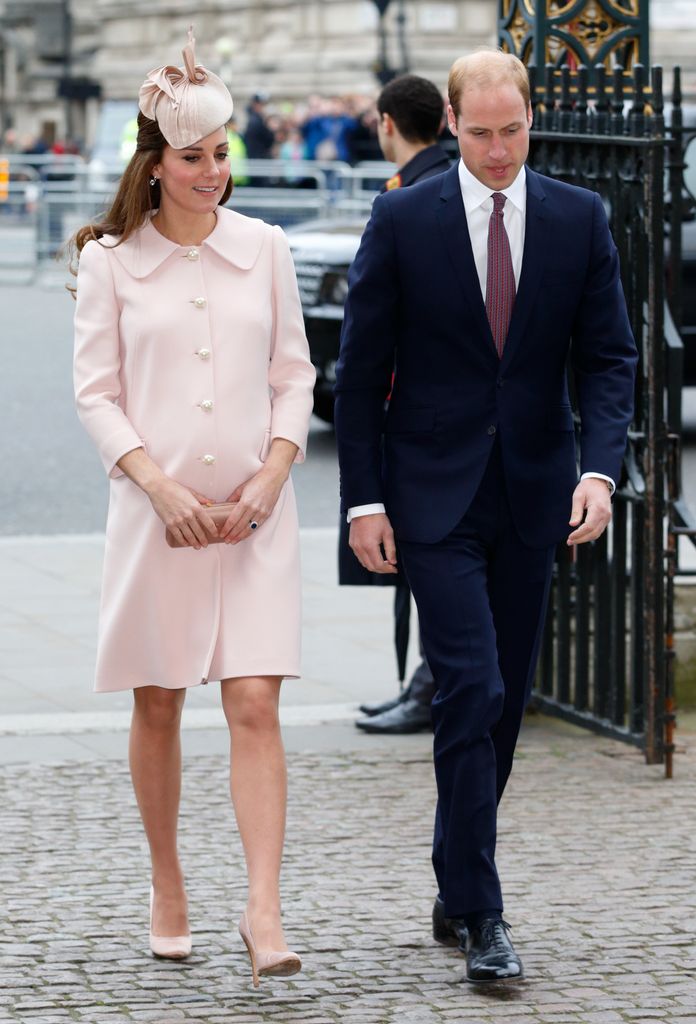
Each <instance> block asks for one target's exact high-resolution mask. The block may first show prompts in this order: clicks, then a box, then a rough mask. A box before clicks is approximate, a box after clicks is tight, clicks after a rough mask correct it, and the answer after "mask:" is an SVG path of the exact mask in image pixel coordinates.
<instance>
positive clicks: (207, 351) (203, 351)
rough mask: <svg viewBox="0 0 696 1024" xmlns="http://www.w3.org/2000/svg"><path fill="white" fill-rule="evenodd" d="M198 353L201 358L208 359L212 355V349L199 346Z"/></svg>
mask: <svg viewBox="0 0 696 1024" xmlns="http://www.w3.org/2000/svg"><path fill="white" fill-rule="evenodd" d="M196 355H197V356H199V358H200V359H208V358H209V357H210V349H209V348H199V349H198V351H197V352H196Z"/></svg>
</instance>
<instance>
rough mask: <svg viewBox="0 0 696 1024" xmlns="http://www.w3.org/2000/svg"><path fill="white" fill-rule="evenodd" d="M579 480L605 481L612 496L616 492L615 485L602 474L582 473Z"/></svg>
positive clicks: (609, 478)
mask: <svg viewBox="0 0 696 1024" xmlns="http://www.w3.org/2000/svg"><path fill="white" fill-rule="evenodd" d="M580 479H581V480H606V482H607V483H608V484H609V490H610V491H611V493H612V494H613V493H614V491H615V490H616V484H615V483H614V481H613V480H612V478H611V477H610V476H605V475H604V473H583V474H582V476H581V477H580Z"/></svg>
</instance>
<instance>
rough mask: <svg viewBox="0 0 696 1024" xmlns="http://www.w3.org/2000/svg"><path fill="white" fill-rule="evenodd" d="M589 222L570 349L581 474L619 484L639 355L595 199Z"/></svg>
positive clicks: (612, 246) (615, 262)
mask: <svg viewBox="0 0 696 1024" xmlns="http://www.w3.org/2000/svg"><path fill="white" fill-rule="evenodd" d="M592 218H593V219H592V241H591V248H590V257H589V264H588V271H587V276H586V279H585V287H584V291H583V295H582V299H581V301H580V305H579V308H578V311H577V314H576V316H575V322H574V324H573V331H572V349H571V352H572V364H573V371H574V376H575V385H576V389H577V394H578V405H579V408H580V423H581V434H580V450H581V472H582V473H603V474H604V475H605V476H609V477H611V479H612V480H615V481H616V482H617V484H618V481H619V478H620V476H621V466H622V463H623V458H624V453H625V451H626V437H627V433H628V428H629V426H630V423H631V419H632V417H633V395H634V384H635V375H636V364H637V362H638V352H637V350H636V343H635V341H634V339H633V333H632V331H631V325H630V323H629V319H628V313H627V311H626V300H625V298H624V293H623V288H622V287H621V279H620V277H619V256H618V253H617V251H616V246H615V244H614V239H613V238H612V236H611V232H610V230H609V225H608V223H607V217H606V214H605V212H604V207H603V205H602V201H601V199H600V198H599V196H597V195H595V196H594V205H593V209H592Z"/></svg>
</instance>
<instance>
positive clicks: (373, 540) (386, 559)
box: [349, 512, 398, 573]
mask: <svg viewBox="0 0 696 1024" xmlns="http://www.w3.org/2000/svg"><path fill="white" fill-rule="evenodd" d="M349 543H350V546H351V548H352V550H353V553H354V554H355V557H356V558H357V560H358V561H359V562H360V564H361V565H362V566H363V567H364V568H365V569H369V570H370V572H383V573H395V572H398V570H397V568H396V545H395V543H394V531H393V530H392V528H391V523H390V522H389V520H388V518H387V517H386V515H385V514H384V513H383V512H378V513H376V514H375V515H371V516H358V517H357V518H356V519H353V521H352V522H351V524H350V540H349ZM380 545H381V547H380ZM382 548H384V555H382Z"/></svg>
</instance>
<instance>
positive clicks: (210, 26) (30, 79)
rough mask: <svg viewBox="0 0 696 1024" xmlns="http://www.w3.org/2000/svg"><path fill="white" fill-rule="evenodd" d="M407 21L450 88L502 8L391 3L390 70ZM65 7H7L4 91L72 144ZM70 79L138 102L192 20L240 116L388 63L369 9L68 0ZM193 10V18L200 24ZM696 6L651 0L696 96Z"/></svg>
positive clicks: (29, 125) (366, 87) (270, 0)
mask: <svg viewBox="0 0 696 1024" xmlns="http://www.w3.org/2000/svg"><path fill="white" fill-rule="evenodd" d="M402 8H403V11H404V12H405V36H406V40H407V48H408V59H409V64H410V67H411V69H412V70H413V71H414V72H416V73H418V74H422V75H425V76H427V77H429V78H432V79H433V81H435V82H436V83H437V84H438V85H439V86H441V87H444V84H445V80H446V76H447V69H448V68H449V65H450V64H451V63H452V60H453V59H454V58H455V57H456V56H457V55H459V54H460V53H462V52H465V51H466V50H469V49H472V48H474V47H476V46H479V45H481V44H491V43H494V42H495V39H496V17H497V3H496V0H465V2H464V0H404V2H403V5H401V4H400V2H399V0H393V2H392V4H391V5H390V7H389V9H388V12H387V19H386V23H387V28H388V34H389V47H388V53H387V56H388V60H389V62H390V64H391V65H392V66H399V65H400V63H401V54H400V50H399V46H398V43H397V37H398V31H397V29H398V25H397V20H398V14H399V11H400V10H401V9H402ZM62 9H63V0H0V25H1V26H2V36H0V40H2V52H3V54H4V59H3V60H2V67H3V80H4V89H2V90H0V96H2V97H3V100H4V107H5V111H6V118H5V122H6V123H7V120H8V118H9V119H11V121H12V122H13V123H14V125H15V126H16V128H17V130H18V131H19V132H20V133H22V134H26V133H34V134H36V133H38V132H39V131H41V129H42V127H43V126H44V125H46V124H53V125H54V126H55V129H54V130H55V134H56V135H57V136H59V137H60V136H63V135H64V134H65V128H66V109H67V107H66V102H65V101H63V100H60V99H57V98H56V82H57V78H58V77H60V74H61V67H60V63H59V62H56V60H45V59H43V58H42V57H41V56H40V55H39V54H38V52H37V31H36V21H35V19H36V16H37V13H38V12H39V11H41V12H43V13H42V17H45V16H46V12H47V11H48V13H49V16H50V17H51V18H55V19H56V23H57V24H59V22H60V16H61V14H60V12H61V10H62ZM70 10H71V13H72V21H73V33H74V34H73V68H72V70H73V73H74V74H86V75H89V76H91V77H93V78H95V79H96V80H97V81H99V82H100V83H101V86H102V90H103V96H104V98H106V99H132V98H134V97H135V95H136V93H137V88H138V85H139V84H140V82H141V81H142V78H143V75H144V73H145V71H147V70H148V69H149V68H151V67H153V66H154V65H156V64H158V63H165V62H172V63H180V57H181V47H182V45H183V42H184V41H185V39H186V30H187V27H188V25H189V23H190V21H191V19H192V17H193V19H194V21H195V31H196V36H197V39H198V54H199V58H200V60H201V62H202V63H204V64H206V65H208V66H210V67H211V68H213V69H214V70H217V71H218V72H221V73H222V74H223V76H224V77H225V79H226V80H227V81H229V84H230V87H231V89H232V92H233V95H234V96H235V98H236V99H237V101H238V106H239V108H240V109H242V108H243V106H244V104H245V101H246V99H247V98H248V96H249V95H250V94H251V93H252V92H254V91H255V90H257V89H261V88H263V89H266V90H268V91H269V92H271V94H272V95H273V97H274V99H275V100H277V101H283V100H297V99H302V98H304V97H306V96H307V95H308V94H309V93H312V92H321V93H325V94H326V93H328V94H333V93H373V92H375V91H376V89H377V82H376V79H375V76H374V74H373V69H374V65H375V62H376V60H377V58H378V55H379V45H378V39H377V11H376V8H375V5H374V4H373V3H372V2H371V0H304V2H289V0H255V2H249V0H198V3H196V4H195V5H194V4H192V3H191V0H148V3H147V4H142V3H140V2H136V0H70ZM192 12H193V14H192ZM693 13H694V3H693V0H652V7H651V26H652V31H651V46H652V59H653V61H655V62H660V63H662V64H663V65H664V66H665V68H666V69H668V68H669V67H670V66H671V65H672V64H674V63H675V62H680V63H681V64H682V65H683V66H684V67H685V69H686V74H685V80H686V85H687V89H688V90H689V91H690V92H691V93H692V95H693V96H694V98H696V23H695V22H694V18H693ZM71 113H72V117H73V120H74V121H75V130H76V134H82V135H85V134H86V135H87V142H88V143H89V142H91V138H90V136H91V134H92V132H93V127H94V119H95V116H96V105H95V104H94V103H92V104H77V103H76V104H74V105H73V109H72V111H71Z"/></svg>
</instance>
